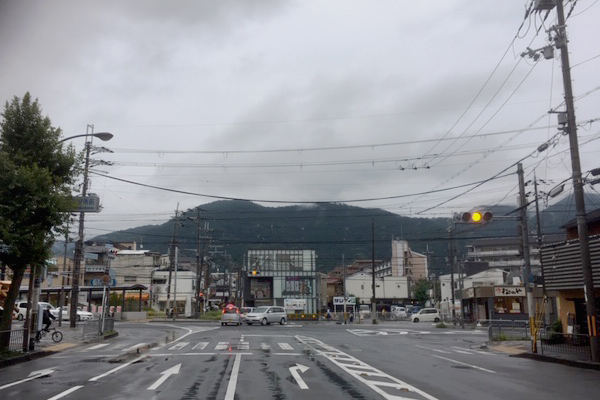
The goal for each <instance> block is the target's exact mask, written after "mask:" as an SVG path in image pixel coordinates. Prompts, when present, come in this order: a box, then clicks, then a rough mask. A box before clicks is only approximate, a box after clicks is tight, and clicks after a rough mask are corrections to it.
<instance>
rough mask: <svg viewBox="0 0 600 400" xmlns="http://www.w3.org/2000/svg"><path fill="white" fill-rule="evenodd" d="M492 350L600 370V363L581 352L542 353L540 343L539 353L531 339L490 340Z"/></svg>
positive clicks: (513, 355)
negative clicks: (534, 348)
mask: <svg viewBox="0 0 600 400" xmlns="http://www.w3.org/2000/svg"><path fill="white" fill-rule="evenodd" d="M488 347H489V349H490V350H493V351H497V352H500V353H504V354H508V355H509V356H511V357H521V358H529V359H532V360H537V361H545V362H553V363H557V364H563V365H569V366H571V367H576V368H584V369H593V370H596V371H600V363H597V362H592V361H590V359H589V357H586V356H582V355H580V354H569V353H557V352H548V351H546V352H544V354H542V353H541V349H540V346H539V344H538V349H537V353H534V352H533V351H532V349H531V342H530V341H529V340H507V341H497V342H488Z"/></svg>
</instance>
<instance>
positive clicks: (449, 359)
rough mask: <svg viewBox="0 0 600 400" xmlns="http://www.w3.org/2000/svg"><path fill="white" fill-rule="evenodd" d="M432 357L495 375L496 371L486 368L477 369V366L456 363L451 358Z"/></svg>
mask: <svg viewBox="0 0 600 400" xmlns="http://www.w3.org/2000/svg"><path fill="white" fill-rule="evenodd" d="M434 357H437V358H441V359H442V360H446V361H450V362H453V363H456V364H460V365H465V366H467V367H471V368H475V369H478V370H480V371H485V372H489V373H490V374H495V373H496V371H492V370H491V369H486V368H482V367H478V366H477V365H472V364H467V363H464V362H461V361H456V360H453V359H451V358H446V357H442V356H436V355H434Z"/></svg>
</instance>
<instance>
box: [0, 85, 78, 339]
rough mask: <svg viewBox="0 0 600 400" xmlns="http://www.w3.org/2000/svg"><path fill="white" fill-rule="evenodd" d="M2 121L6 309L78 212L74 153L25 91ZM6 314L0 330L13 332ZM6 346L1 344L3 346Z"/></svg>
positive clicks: (0, 218) (0, 202)
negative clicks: (32, 268)
mask: <svg viewBox="0 0 600 400" xmlns="http://www.w3.org/2000/svg"><path fill="white" fill-rule="evenodd" d="M1 115H2V120H1V121H0V245H1V248H0V262H2V263H3V264H6V265H8V266H9V267H10V269H11V270H12V272H13V276H12V284H11V287H10V289H9V293H8V297H7V299H6V301H5V309H11V308H12V307H13V305H14V302H15V300H16V297H17V295H18V290H19V287H20V285H21V281H22V279H23V275H24V272H25V269H26V268H27V267H28V266H30V265H31V266H33V265H43V264H44V263H45V262H46V260H47V259H48V258H49V257H50V256H51V248H52V244H53V242H54V236H53V233H56V232H58V229H59V227H61V226H62V225H63V223H64V222H65V221H66V219H67V218H68V211H69V210H71V209H72V208H73V198H72V195H71V189H72V185H73V183H74V178H75V164H74V162H75V154H74V151H73V149H72V148H69V149H64V148H63V144H61V143H59V138H60V134H61V131H60V129H58V128H54V127H52V124H51V121H50V119H49V118H48V117H44V116H43V115H42V110H41V108H40V105H39V104H38V101H37V99H36V100H35V101H32V99H31V95H30V94H29V93H26V94H25V96H23V98H22V99H19V98H18V97H14V98H13V99H12V101H10V102H8V101H7V102H6V104H5V107H4V111H3V113H2V114H1ZM10 326H11V313H10V312H5V313H4V314H3V319H2V320H1V321H0V331H2V330H5V329H10ZM0 347H1V344H0Z"/></svg>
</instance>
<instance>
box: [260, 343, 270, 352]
mask: <svg viewBox="0 0 600 400" xmlns="http://www.w3.org/2000/svg"><path fill="white" fill-rule="evenodd" d="M260 349H261V350H271V346H269V345H268V344H266V343H265V342H262V343H261V344H260Z"/></svg>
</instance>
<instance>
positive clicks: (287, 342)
mask: <svg viewBox="0 0 600 400" xmlns="http://www.w3.org/2000/svg"><path fill="white" fill-rule="evenodd" d="M117 329H118V330H119V332H120V334H119V336H118V337H117V338H115V339H111V340H109V341H105V342H102V343H94V344H87V345H83V346H78V347H75V348H71V349H68V350H65V351H62V352H60V353H58V354H56V355H54V356H51V357H47V358H43V359H39V360H34V361H30V362H27V363H23V364H19V365H15V366H12V367H8V368H4V369H2V370H0V398H2V399H11V398H18V399H19V400H28V399H36V400H39V399H52V400H58V399H63V398H64V399H215V400H221V399H225V400H234V399H240V400H259V399H310V400H315V399H327V400H336V399H440V400H441V399H478V400H480V399H507V398H508V399H540V400H541V399H544V400H547V399H555V398H556V399H558V398H577V399H584V398H590V399H591V398H595V396H597V393H599V392H600V372H597V371H589V370H581V369H576V368H572V367H567V366H562V365H557V364H549V363H542V362H539V361H533V360H528V359H521V358H514V357H509V356H508V355H506V354H503V353H498V352H494V351H492V350H491V349H488V348H486V346H485V343H486V341H487V336H486V334H485V333H482V332H478V331H469V330H467V331H461V330H454V329H437V328H435V327H434V326H433V325H430V324H412V323H410V322H395V323H390V324H380V325H337V324H335V323H304V324H302V323H294V324H288V325H284V326H280V325H270V326H256V325H253V326H240V327H236V326H228V327H221V326H220V325H216V324H190V323H174V322H169V323H164V324H162V323H161V324H158V323H148V324H120V325H118V327H117ZM40 371H42V372H40Z"/></svg>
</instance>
